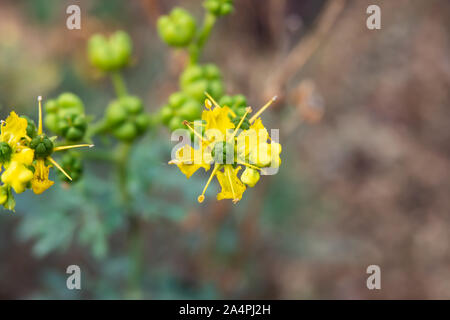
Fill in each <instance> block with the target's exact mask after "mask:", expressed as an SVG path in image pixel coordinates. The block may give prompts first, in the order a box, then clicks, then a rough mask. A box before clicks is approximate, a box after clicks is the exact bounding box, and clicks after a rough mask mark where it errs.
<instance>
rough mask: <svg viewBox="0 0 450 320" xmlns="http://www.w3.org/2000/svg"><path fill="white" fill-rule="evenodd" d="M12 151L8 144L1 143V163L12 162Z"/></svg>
mask: <svg viewBox="0 0 450 320" xmlns="http://www.w3.org/2000/svg"><path fill="white" fill-rule="evenodd" d="M11 153H12V149H11V147H10V146H9V144H7V143H6V142H0V163H5V162H8V161H9V160H11Z"/></svg>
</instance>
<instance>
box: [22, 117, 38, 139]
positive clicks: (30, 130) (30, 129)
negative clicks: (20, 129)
mask: <svg viewBox="0 0 450 320" xmlns="http://www.w3.org/2000/svg"><path fill="white" fill-rule="evenodd" d="M22 118H25V119H26V120H27V136H28V137H30V138H34V137H35V136H36V134H37V128H36V124H35V123H34V121H33V120H31V119H30V118H29V117H27V116H23V117H22Z"/></svg>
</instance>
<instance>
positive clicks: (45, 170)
mask: <svg viewBox="0 0 450 320" xmlns="http://www.w3.org/2000/svg"><path fill="white" fill-rule="evenodd" d="M50 167H51V165H48V166H46V165H45V161H44V160H42V159H38V160H36V165H35V171H34V176H33V180H32V181H31V188H32V189H33V192H34V193H35V194H41V193H42V192H44V191H45V190H47V189H48V188H50V187H51V186H52V185H53V183H54V182H53V181H51V180H49V179H48V175H49V172H50V170H49V168H50Z"/></svg>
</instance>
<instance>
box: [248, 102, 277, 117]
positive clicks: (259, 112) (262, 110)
mask: <svg viewBox="0 0 450 320" xmlns="http://www.w3.org/2000/svg"><path fill="white" fill-rule="evenodd" d="M275 100H277V96H274V97H273V98H272V99H270V100H269V102H267V103H266V104H265V105H264V106H262V107H261V109H259V110H258V112H257V113H255V115H254V116H253V117H251V118H250V120H249V122H250V123H252V122H253V121H255V120H256V119H257V118H258V117H259V116H260V115H261V114H262V113H263V112H264V111H265V110H266V109H267V108H268V107H269V106H270V105H271V104H272V103H273V102H274V101H275Z"/></svg>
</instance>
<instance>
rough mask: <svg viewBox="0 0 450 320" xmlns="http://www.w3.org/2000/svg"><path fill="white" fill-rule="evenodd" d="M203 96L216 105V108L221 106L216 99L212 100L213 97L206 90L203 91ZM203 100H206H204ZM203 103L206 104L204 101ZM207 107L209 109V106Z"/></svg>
mask: <svg viewBox="0 0 450 320" xmlns="http://www.w3.org/2000/svg"><path fill="white" fill-rule="evenodd" d="M205 96H207V97H208V99H209V100H210V101H211V102H212V103H213V104H214V106H216V107H217V108H221V106H220V104H218V103H217V101H216V100H214V98H213V97H211V95H210V94H209V93H208V92H206V91H205ZM205 102H206V101H205ZM205 104H206V103H205ZM209 109H211V108H209Z"/></svg>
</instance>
